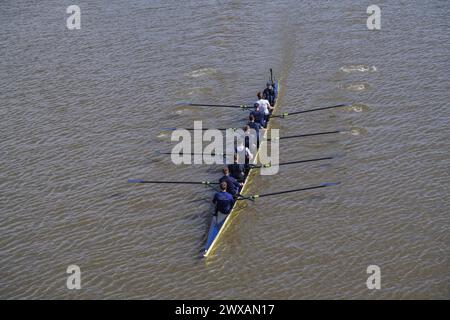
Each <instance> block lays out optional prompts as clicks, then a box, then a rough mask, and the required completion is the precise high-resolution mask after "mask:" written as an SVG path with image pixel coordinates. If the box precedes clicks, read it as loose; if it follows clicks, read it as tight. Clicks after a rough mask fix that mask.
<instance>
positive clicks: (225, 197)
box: [213, 181, 234, 220]
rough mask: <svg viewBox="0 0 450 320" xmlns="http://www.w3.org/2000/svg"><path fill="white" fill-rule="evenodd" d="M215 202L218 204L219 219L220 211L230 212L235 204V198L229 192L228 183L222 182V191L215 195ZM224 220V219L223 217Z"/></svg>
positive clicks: (224, 213)
mask: <svg viewBox="0 0 450 320" xmlns="http://www.w3.org/2000/svg"><path fill="white" fill-rule="evenodd" d="M213 203H214V204H215V205H216V211H215V214H214V215H215V216H217V218H218V219H219V215H218V213H221V214H222V215H227V214H229V213H230V211H231V209H232V208H233V205H234V198H233V196H232V195H231V194H229V193H228V192H227V183H226V182H225V181H224V182H221V183H220V191H219V192H216V194H215V195H214V199H213ZM221 220H222V219H221Z"/></svg>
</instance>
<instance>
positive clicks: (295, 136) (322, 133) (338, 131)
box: [267, 130, 344, 141]
mask: <svg viewBox="0 0 450 320" xmlns="http://www.w3.org/2000/svg"><path fill="white" fill-rule="evenodd" d="M341 132H344V131H341V130H335V131H325V132H315V133H305V134H298V135H294V136H285V137H279V138H278V139H280V140H281V139H292V138H303V137H312V136H320V135H324V134H334V133H341ZM267 141H272V139H271V138H269V139H267Z"/></svg>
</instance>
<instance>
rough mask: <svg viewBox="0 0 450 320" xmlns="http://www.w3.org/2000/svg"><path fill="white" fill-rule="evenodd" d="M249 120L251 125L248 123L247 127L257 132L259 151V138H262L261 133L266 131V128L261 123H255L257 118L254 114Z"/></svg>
mask: <svg viewBox="0 0 450 320" xmlns="http://www.w3.org/2000/svg"><path fill="white" fill-rule="evenodd" d="M248 119H249V123H247V126H248V127H249V128H250V129H253V130H255V132H256V147H257V148H258V149H259V137H260V136H259V132H260V131H261V130H264V127H263V126H262V125H261V124H260V123H258V122H255V117H254V116H253V115H252V114H251V115H250V116H249V117H248ZM247 126H246V127H247ZM244 132H245V131H244Z"/></svg>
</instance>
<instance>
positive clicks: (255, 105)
mask: <svg viewBox="0 0 450 320" xmlns="http://www.w3.org/2000/svg"><path fill="white" fill-rule="evenodd" d="M253 106H254V107H255V110H258V109H259V103H258V102H255V104H254V105H253Z"/></svg>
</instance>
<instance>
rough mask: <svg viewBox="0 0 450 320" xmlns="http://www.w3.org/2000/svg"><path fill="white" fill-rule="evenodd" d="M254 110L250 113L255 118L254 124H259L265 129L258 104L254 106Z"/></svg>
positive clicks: (262, 114) (263, 115) (264, 118)
mask: <svg viewBox="0 0 450 320" xmlns="http://www.w3.org/2000/svg"><path fill="white" fill-rule="evenodd" d="M254 107H255V110H252V111H251V112H250V114H251V115H253V116H254V117H255V122H258V123H260V124H261V125H262V126H263V127H266V117H265V114H264V111H262V110H261V107H260V106H259V103H255V104H254Z"/></svg>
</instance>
